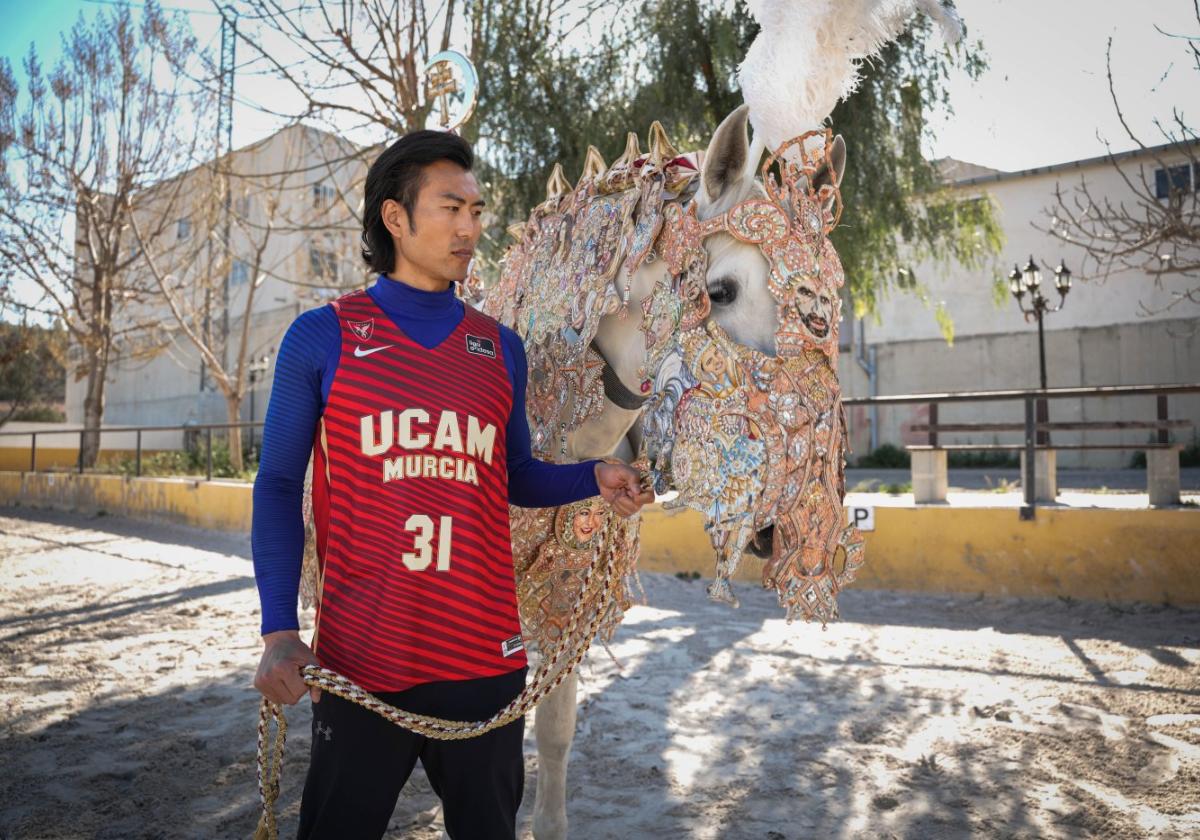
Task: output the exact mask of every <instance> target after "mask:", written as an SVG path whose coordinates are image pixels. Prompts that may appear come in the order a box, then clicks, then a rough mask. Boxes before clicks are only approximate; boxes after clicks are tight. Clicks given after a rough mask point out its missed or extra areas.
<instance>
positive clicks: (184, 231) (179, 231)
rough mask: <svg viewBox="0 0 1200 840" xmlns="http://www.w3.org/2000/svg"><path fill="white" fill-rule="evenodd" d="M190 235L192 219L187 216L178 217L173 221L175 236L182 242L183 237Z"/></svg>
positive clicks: (189, 236) (188, 237)
mask: <svg viewBox="0 0 1200 840" xmlns="http://www.w3.org/2000/svg"><path fill="white" fill-rule="evenodd" d="M191 237H192V220H191V219H188V218H183V219H180V220H179V221H178V222H176V223H175V238H176V239H178V240H179V241H180V242H182V241H183V240H185V239H191Z"/></svg>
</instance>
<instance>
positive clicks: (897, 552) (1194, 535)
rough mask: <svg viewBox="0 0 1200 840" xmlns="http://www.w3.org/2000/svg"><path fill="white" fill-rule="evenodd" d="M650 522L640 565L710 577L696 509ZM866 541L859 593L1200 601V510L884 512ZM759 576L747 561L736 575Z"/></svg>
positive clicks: (758, 568) (653, 513)
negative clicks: (1199, 547)
mask: <svg viewBox="0 0 1200 840" xmlns="http://www.w3.org/2000/svg"><path fill="white" fill-rule="evenodd" d="M643 520H644V524H643V526H642V559H641V560H640V561H639V563H638V568H640V569H644V570H646V571H655V572H680V571H684V572H686V571H698V572H700V574H702V575H704V576H706V577H708V576H711V575H712V571H713V553H712V548H711V547H710V545H709V541H708V536H707V535H706V534H705V533H704V530H703V520H702V519H701V517H700V515H699V514H698V513H696V512H695V511H690V510H685V511H671V512H667V511H663V510H661V509H660V508H657V507H653V508H647V509H646V511H645V512H644V513H643ZM863 536H864V538H865V549H864V550H865V556H866V564H865V565H864V567H863V569H862V571H861V573H860V575H859V578H858V580H857V581H856V582H855V583H854V584H852V585H853V586H855V587H861V588H863V589H892V590H895V589H900V590H911V591H919V592H945V593H963V594H971V593H984V594H987V595H1003V596H1012V597H1038V598H1048V597H1068V596H1069V597H1072V598H1087V599H1096V600H1105V601H1144V602H1148V603H1154V604H1160V603H1166V604H1174V605H1177V606H1194V605H1197V604H1200V576H1198V575H1197V574H1196V555H1195V543H1196V540H1197V539H1200V511H1195V510H1105V509H1103V508H1082V509H1075V510H1072V509H1052V508H1041V509H1039V510H1038V512H1037V516H1036V517H1035V518H1034V519H1033V520H1032V521H1022V520H1021V519H1020V518H1019V517H1018V514H1017V511H1016V510H1014V509H1012V508H960V507H955V508H946V507H937V506H928V507H923V506H918V507H876V508H875V530H874V531H868V532H866V533H864V534H863ZM761 575H762V563H761V561H759V560H758V559H757V558H754V557H747V558H744V559H743V561H742V563H741V566H740V567H739V569H738V574H737V576H736V577H737V579H739V580H744V581H757V580H760V578H761Z"/></svg>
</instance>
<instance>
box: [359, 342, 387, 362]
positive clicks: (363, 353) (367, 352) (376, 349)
mask: <svg viewBox="0 0 1200 840" xmlns="http://www.w3.org/2000/svg"><path fill="white" fill-rule="evenodd" d="M395 346H396V345H395V344H385V345H383V346H382V347H372V348H371V349H370V350H364V349H362V345H358V346H357V347H355V348H354V355H355V356H357V357H358V358H360V359H361V358H362V357H363V356H370V355H371V354H372V353H378V352H379V351H380V350H389V349H391V348H392V347H395Z"/></svg>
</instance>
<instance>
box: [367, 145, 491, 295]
mask: <svg viewBox="0 0 1200 840" xmlns="http://www.w3.org/2000/svg"><path fill="white" fill-rule="evenodd" d="M422 175H423V183H422V184H421V190H420V192H419V193H418V194H417V202H416V205H415V207H414V208H413V215H412V225H411V226H410V225H409V223H408V222H409V220H408V214H407V213H406V212H405V210H404V208H403V206H401V205H400V203H399V202H396V201H391V200H389V201H385V202H384V203H383V214H384V221H385V223H387V226H388V229H389V230H390V231H391V232H392V236H393V237H395V238H396V239H397V242H396V252H397V253H396V275H397V277H399V278H400V279H409V280H417V279H423V278H427V279H429V280H433V281H436V282H444V283H449V282H450V281H459V280H462V279H463V278H464V277H466V276H467V267H468V266H469V265H470V263H471V258H472V257H473V256H474V255H475V244H476V243H477V242H478V241H479V235H480V232H481V231H482V221H481V216H482V215H483V196H482V195H481V194H480V192H479V185H478V184H477V183H476V181H475V176H474V175H473V174H472V173H471V172H470V171H468V170H466V169H463V168H462V167H460V166H458V165H457V164H455V163H452V162H450V161H448V160H439V161H436V162H434V163H431V164H430V165H429V166H426V167H425V169H424V171H423V172H422ZM414 230H415V232H414ZM416 275H423V278H421V277H418V276H416Z"/></svg>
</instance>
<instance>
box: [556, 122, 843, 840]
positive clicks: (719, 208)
mask: <svg viewBox="0 0 1200 840" xmlns="http://www.w3.org/2000/svg"><path fill="white" fill-rule="evenodd" d="M747 120H748V110H747V108H746V106H742V107H741V108H738V109H737V110H736V111H734V112H733V113H732V114H730V115H729V116H728V117H726V118H725V120H724V121H723V122H722V123H721V125H720V127H719V128H718V129H717V131H716V133H715V134H714V135H713V137H712V140H711V142H710V144H709V147H708V150H707V151H706V152H705V154H704V157H703V161H702V164H701V170H700V186H699V189H698V190H697V192H696V195H695V198H694V199H693V200H694V201H695V203H696V210H697V215H698V217H699V218H700V219H701V220H704V219H708V218H711V217H714V216H717V215H720V214H721V213H724V212H725V211H726V210H728V209H730V208H731V207H733V206H735V205H736V204H738V203H740V202H742V201H744V200H746V199H748V198H751V197H756V196H759V195H763V194H764V192H763V189H762V186H761V184H760V183H759V182H758V181H756V179H755V177H754V175H755V172H756V169H757V165H758V157H759V155H760V154H761V151H762V149H761V146H754V147H752V146H751V145H750V143H749V140H748V137H747ZM752 149H753V151H752ZM830 158H831V160H832V161H833V169H832V171H831V170H830V169H829V168H828V167H826V168H825V169H823V170H822V171H820V172H818V173H817V175H816V176H815V178H814V182H815V183H814V184H813V186H814V188H818V187H820V186H821V184H822V183H826V182H830V183H833V184H834V185H836V184H837V183H838V182H840V180H841V176H842V172H843V170H844V167H845V160H846V151H845V144H844V142H843V141H842V138H841V137H840V136H838V137H837V138H836V139H835V141H834V145H833V148H832V150H831V155H830ZM705 249H706V251H707V254H708V271H707V286H708V294H709V298H710V300H711V302H712V311H711V314H710V318H712V319H713V320H715V321H716V322H717V323H718V324H719V325H720V326H721V327H723V328H724V329H725V330H726V332H727V333H728V334H729V335H730V336H731V337H732V338H733V339H734V340H735V341H736V342H738V343H740V344H744V345H748V346H751V347H754V348H756V349H758V350H760V351H762V352H763V353H766V354H768V355H774V354H775V333H776V331H777V327H778V322H777V316H776V304H775V300H774V298H773V297H772V295H771V293H770V291H769V289H768V288H767V275H768V272H769V267H768V264H767V261H766V259H765V258H764V257H763V255H762V253H761V251H760V250H759V249H758V247H757V246H754V245H748V244H745V243H742V242H739V241H737V240H735V239H734V238H733V237H731V236H728V235H726V234H718V235H715V236H711V237H709V238H708V239H707V240H706V241H705ZM666 271H667V268H666V265H665V264H664V262H663V261H662V260H653V261H649V262H648V263H646V264H643V265H642V266H641V267H639V269H638V270H637V271H636V272H634V274H633V276H632V278H631V282H630V284H629V296H630V299H629V309H630V311H632V312H640V311H641V304H642V301H643V299H644V298H645V297H646V296H647V295H649V294H650V293H651V291H652V290H653V289H654V287H655V285H656V284H657V283H658V281H659V280H660V279H661V278H662V277H663V276H664V275H665V274H666ZM617 276H618V277H624V274H623V273H622V272H621V271H620V270H619V271H618V273H617ZM815 305H816V306H817V307H818V310H819V311H818V312H817V313H816V314H818V315H819V316H820V317H821V318H823V319H824V321H825V323H826V324H829V325H832V324H834V323H835V319H837V318H838V317H839V311H840V310H839V302H838V301H837V300H824V301H817V302H816V304H815ZM595 344H596V345H598V347H599V350H600V352H601V354H602V355H603V357H604V358H605V359H606V360H607V362H608V364H609V365H610V366H611V368H612V369H613V372H614V373H615V374H616V376H617V378H618V379H619V380H620V383H621V385H622V386H623V387H624V389H625V391H626V392H627V394H628V397H627V398H626V399H624V400H622V402H624V404H626V405H631V404H632V403H633V402H636V397H635V396H634V395H637V394H638V393H639V385H640V383H639V380H638V371H639V368H643V366H644V365H645V364H646V361H647V360H646V351H645V342H644V340H643V336H642V333H641V320H640V319H639V318H632V317H621V316H620V315H608V316H606V317H605V318H604V319H603V320H602V321H601V323H600V327H599V330H598V332H597V334H596V338H595ZM641 413H642V412H641V409H640V408H623V407H622V406H621V405H618V404H617V403H616V402H614V401H613V400H612V399H611V398H608V397H606V399H605V403H604V409H603V410H602V411H601V412H600V414H599V415H597V416H595V417H593V418H592V419H590V420H588V421H587V422H586V423H585V424H584V425H583V426H581V427H580V428H579V429H577V430H576V431H574V432H572V433H571V434H570V436H569V437H568V451H567V455H568V457H569V458H570V459H572V460H579V461H582V460H587V459H590V458H603V457H618V458H622V459H623V460H627V461H628V460H632V455H633V454H635V453H637V451H638V449H639V446H638V442H639V441H638V438H639V435H640V433H641V428H640V424H639V422H638V421H639V419H640V418H641ZM752 550H754V551H755V553H757V554H759V555H760V556H769V555H770V552H771V529H769V528H768V529H766V530H765V531H763V532H760V534H759V536H758V538H757V539H756V541H755V544H754V545H753V546H752ZM577 687H578V677H577V675H576V674H574V673H572V674H571V675H570V676H569V677H568V678H567V679H566V680H564V682H563V683H562V684H561V685H560V686H559V687H558V688H557V689H556V690H555V691H554V692H553V693H551V694H550V696H549V697H548V698H547V699H546V700H544V701H543V702H542V703H541V705H539V706H538V708H537V711H536V713H535V716H534V717H535V719H534V729H535V733H536V737H537V748H538V778H537V793H536V798H535V801H534V811H533V834H534V837H535V838H537V840H561V838H564V837H566V831H567V813H566V776H567V760H568V753H569V752H570V748H571V742H572V739H573V738H574V734H575V721H576V705H575V700H576V691H577Z"/></svg>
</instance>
